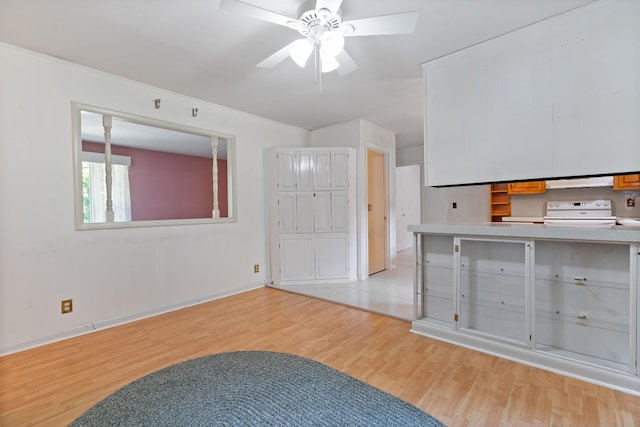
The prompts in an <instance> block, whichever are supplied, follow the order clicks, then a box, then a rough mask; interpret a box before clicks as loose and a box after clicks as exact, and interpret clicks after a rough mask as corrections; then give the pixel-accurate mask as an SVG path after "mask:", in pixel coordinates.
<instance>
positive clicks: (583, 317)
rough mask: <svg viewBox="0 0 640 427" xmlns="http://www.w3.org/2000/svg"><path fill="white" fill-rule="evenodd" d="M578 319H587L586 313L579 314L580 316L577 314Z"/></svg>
mask: <svg viewBox="0 0 640 427" xmlns="http://www.w3.org/2000/svg"><path fill="white" fill-rule="evenodd" d="M578 319H581V320H587V315H586V314H581V315H580V316H578Z"/></svg>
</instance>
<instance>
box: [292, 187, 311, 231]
mask: <svg viewBox="0 0 640 427" xmlns="http://www.w3.org/2000/svg"><path fill="white" fill-rule="evenodd" d="M314 229H315V208H314V202H313V193H298V194H297V195H296V231H297V232H298V233H313V232H314Z"/></svg>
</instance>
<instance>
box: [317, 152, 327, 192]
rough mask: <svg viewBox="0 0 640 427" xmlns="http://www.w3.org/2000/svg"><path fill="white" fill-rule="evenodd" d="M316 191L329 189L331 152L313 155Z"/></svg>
mask: <svg viewBox="0 0 640 427" xmlns="http://www.w3.org/2000/svg"><path fill="white" fill-rule="evenodd" d="M315 175H316V186H315V189H316V190H330V189H331V152H330V151H325V152H323V153H316V155H315Z"/></svg>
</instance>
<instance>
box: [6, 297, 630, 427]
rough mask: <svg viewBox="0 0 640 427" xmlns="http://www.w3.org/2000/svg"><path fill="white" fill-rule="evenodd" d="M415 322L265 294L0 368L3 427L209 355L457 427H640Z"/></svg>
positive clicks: (71, 415)
mask: <svg viewBox="0 0 640 427" xmlns="http://www.w3.org/2000/svg"><path fill="white" fill-rule="evenodd" d="M409 327H410V324H409V322H406V321H402V320H398V319H394V318H389V317H385V316H382V315H378V314H373V313H368V312H365V311H361V310H357V309H353V308H349V307H345V306H342V305H339V304H334V303H330V302H327V301H321V300H317V299H314V298H310V297H305V296H302V295H296V294H293V293H288V292H285V291H281V290H277V289H271V288H264V289H258V290H254V291H251V292H246V293H243V294H239V295H234V296H231V297H228V298H224V299H220V300H216V301H212V302H209V303H205V304H201V305H198V306H194V307H189V308H185V309H182V310H178V311H174V312H171V313H167V314H163V315H160V316H155V317H151V318H148V319H144V320H140V321H137V322H133V323H129V324H126V325H122V326H118V327H114V328H110V329H106V330H102V331H97V332H94V333H91V334H87V335H84V336H81V337H77V338H72V339H68V340H65V341H61V342H58V343H54V344H50V345H46V346H42V347H39V348H35V349H32V350H28V351H24V352H20V353H16V354H12V355H8V356H4V357H1V358H0V425H1V426H6V427H13V426H31V425H33V426H36V425H42V426H45V425H46V426H58V425H60V426H62V425H67V424H68V423H69V422H71V421H72V420H73V419H75V418H76V417H78V416H79V415H80V414H82V413H83V412H84V411H85V410H87V409H88V408H90V407H91V406H92V405H94V404H95V403H97V402H98V401H100V400H101V399H103V398H105V397H106V396H108V395H109V394H111V393H113V392H115V391H116V390H118V389H119V388H121V387H123V386H125V385H126V384H128V383H130V382H131V381H133V380H135V379H137V378H140V377H142V376H144V375H147V374H149V373H151V372H154V371H156V370H158V369H162V368H164V367H167V366H170V365H173V364H175V363H179V362H182V361H185V360H189V359H193V358H196V357H200V356H205V355H208V354H214V353H221V352H226V351H238V350H267V351H281V352H286V353H292V354H297V355H300V356H304V357H308V358H311V359H314V360H317V361H319V362H322V363H325V364H328V365H330V366H333V367H334V368H336V369H339V370H341V371H343V372H345V373H347V374H349V375H352V376H354V377H356V378H359V379H361V380H363V381H366V382H368V383H369V384H372V385H374V386H376V387H378V388H381V389H383V390H385V391H387V392H389V393H392V394H394V395H396V396H398V397H400V398H402V399H404V400H407V401H409V402H411V403H413V404H415V405H416V406H418V407H420V408H422V409H423V410H425V411H427V412H429V413H430V414H432V415H434V416H435V417H437V418H439V419H440V420H442V421H443V422H445V423H446V424H448V425H449V426H477V425H492V426H497V425H504V426H519V425H522V426H527V425H539V426H550V425H554V426H556V425H557V426H564V425H566V426H575V425H579V426H586V425H615V426H618V425H620V426H640V397H637V396H632V395H629V394H625V393H622V392H618V391H614V390H610V389H607V388H604V387H600V386H596V385H593V384H588V383H584V382H581V381H578V380H574V379H571V378H568V377H564V376H560V375H556V374H553V373H551V372H547V371H542V370H539V369H536V368H532V367H529V366H525V365H521V364H518V363H515V362H511V361H508V360H505V359H500V358H497V357H493V356H490V355H486V354H482V353H479V352H475V351H472V350H469V349H465V348H462V347H458V346H455V345H452V344H448V343H444V342H441V341H436V340H432V339H429V338H425V337H422V336H419V335H416V334H412V333H410V332H409Z"/></svg>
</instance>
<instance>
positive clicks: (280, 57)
mask: <svg viewBox="0 0 640 427" xmlns="http://www.w3.org/2000/svg"><path fill="white" fill-rule="evenodd" d="M296 41H297V40H296ZM296 41H293V42H291V43H289V44H288V45H286V46H285V47H283V48H282V49H280V50H279V51H277V52H276V53H274V54H273V55H271V56H269V57H268V58H266V59H265V60H263V61H261V62H260V63H258V65H256V67H258V68H273V67H275V66H276V65H278V64H279V63H281V62H282V61H284V60H285V59H287V58H288V57H289V50H290V49H291V47H293V44H294V43H295V42H296Z"/></svg>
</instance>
